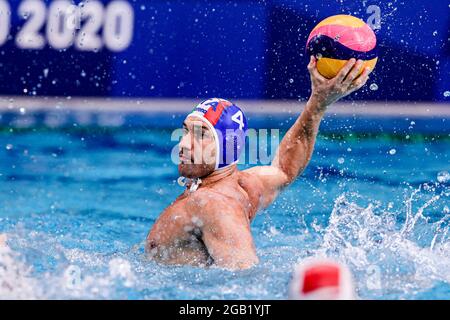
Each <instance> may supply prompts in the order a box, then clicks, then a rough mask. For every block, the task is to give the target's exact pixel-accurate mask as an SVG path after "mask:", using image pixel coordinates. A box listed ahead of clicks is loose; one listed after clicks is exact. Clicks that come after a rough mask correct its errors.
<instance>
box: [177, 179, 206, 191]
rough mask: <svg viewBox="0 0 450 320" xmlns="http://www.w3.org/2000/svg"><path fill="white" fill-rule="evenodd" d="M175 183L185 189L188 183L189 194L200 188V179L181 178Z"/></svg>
mask: <svg viewBox="0 0 450 320" xmlns="http://www.w3.org/2000/svg"><path fill="white" fill-rule="evenodd" d="M177 182H178V185H179V186H180V187H185V186H186V185H187V184H188V183H190V187H189V192H194V191H197V189H198V187H200V185H201V183H202V179H200V178H194V179H190V178H186V177H183V176H181V177H179V178H178V180H177Z"/></svg>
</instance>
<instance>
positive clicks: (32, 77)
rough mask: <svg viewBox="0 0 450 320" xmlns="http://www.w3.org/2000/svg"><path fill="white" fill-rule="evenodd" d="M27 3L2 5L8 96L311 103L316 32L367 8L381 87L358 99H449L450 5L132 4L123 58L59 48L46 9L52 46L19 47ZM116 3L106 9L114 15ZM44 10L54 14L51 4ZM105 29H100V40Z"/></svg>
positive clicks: (421, 0) (1, 59) (415, 1)
mask: <svg viewBox="0 0 450 320" xmlns="http://www.w3.org/2000/svg"><path fill="white" fill-rule="evenodd" d="M25 1H37V2H40V1H42V0H23V1H19V0H14V1H12V0H10V1H7V0H0V5H1V3H2V2H3V7H4V8H5V5H4V4H5V3H7V4H8V5H9V7H10V16H9V17H10V21H11V22H10V26H9V27H8V30H7V33H8V36H7V38H6V40H5V41H3V43H2V41H0V44H1V46H0V70H1V73H0V81H1V85H0V94H3V95H12V94H14V95H17V94H20V95H63V96H66V95H70V96H75V95H81V96H120V97H170V98H177V97H186V98H204V97H211V96H221V97H224V98H230V99H236V98H252V99H253V98H258V99H280V98H289V99H306V98H307V97H308V94H309V79H308V75H307V71H306V68H305V66H306V64H307V61H308V58H307V57H306V56H305V54H304V53H305V50H304V47H305V42H306V39H307V36H308V34H309V32H310V30H311V29H312V28H313V27H314V25H315V24H316V23H318V22H319V21H320V20H322V19H324V18H325V17H327V16H330V15H334V14H352V15H355V16H357V17H359V18H361V19H363V20H367V19H368V18H369V16H370V15H371V14H370V12H367V9H368V7H369V6H371V5H377V6H379V8H380V13H381V28H380V29H378V30H376V34H377V37H378V43H379V52H380V54H379V58H380V59H379V62H378V65H377V68H376V70H375V72H374V73H373V76H372V77H371V79H370V83H375V84H376V85H377V87H378V89H377V90H370V89H369V88H368V87H367V88H365V90H363V91H361V92H358V94H357V95H353V96H352V99H367V100H417V101H419V100H421V101H450V92H449V91H450V76H449V75H450V5H449V2H448V1H445V0H438V1H429V0H428V1H425V0H408V1H407V0H405V1H390V2H387V1H348V0H342V1H332V0H330V1H309V0H304V1H283V0H272V1H249V0H248V1H219V0H209V1H205V0H186V1H158V0H152V1H144V0H136V1H131V0H128V3H129V4H131V6H132V8H133V11H134V19H133V25H132V27H133V30H132V40H131V43H130V44H129V46H127V47H126V48H124V49H123V50H121V51H112V50H110V49H108V47H107V46H105V45H104V46H102V48H99V50H97V51H95V52H86V51H80V50H78V49H76V48H74V46H68V47H67V48H64V49H55V48H53V47H52V46H51V45H50V44H49V42H50V41H49V39H47V38H48V36H47V35H46V30H47V27H46V26H47V24H48V23H49V22H48V21H49V16H50V14H49V13H48V11H46V18H45V21H44V22H42V23H41V24H40V25H37V27H35V29H36V32H37V33H38V34H41V35H42V37H43V38H44V40H45V45H44V46H43V47H42V48H39V49H24V48H20V46H18V45H17V41H16V40H17V37H18V33H19V32H20V30H23V29H24V26H25V24H26V23H27V22H29V20H30V15H29V16H28V20H26V21H25V20H24V19H22V18H21V17H19V14H18V9H19V6H20V5H23V3H24V2H25ZM116 1H117V0H116ZM122 1H124V0H122ZM42 2H43V1H42ZM89 2H95V1H93V0H91V1H89ZM111 2H112V1H102V2H101V3H103V5H104V7H105V8H106V6H107V5H108V4H109V3H111ZM43 3H45V5H46V7H47V8H48V7H49V4H50V3H51V1H45V2H43ZM31 15H32V14H31ZM5 17H6V16H5V14H3V15H2V14H1V12H0V28H6V27H5V26H6V25H7V24H5V23H1V19H6V18H5ZM119 20H120V19H119ZM119 20H117V21H118V22H117V25H118V28H122V29H123V28H124V26H123V23H124V22H123V21H122V20H120V21H119ZM85 23H86V20H82V21H81V27H82V26H83V25H84V24H85ZM121 24H122V25H121ZM103 29H104V28H103V27H102V26H100V27H99V28H98V30H96V31H95V33H96V34H97V35H98V36H99V37H100V38H101V37H102V34H103V33H104V30H103ZM4 31H5V30H3V33H5V32H4ZM47 32H48V31H47ZM76 32H79V30H77V31H76ZM0 33H2V30H0ZM372 87H374V86H372Z"/></svg>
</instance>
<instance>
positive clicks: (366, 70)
mask: <svg viewBox="0 0 450 320" xmlns="http://www.w3.org/2000/svg"><path fill="white" fill-rule="evenodd" d="M370 71H371V70H370V68H369V67H366V68H364V71H363V73H362V74H361V75H360V76H359V77H358V78H356V80H354V81H353V82H352V84H351V85H350V88H351V90H352V92H353V91H356V90H358V89H360V88H361V87H362V86H364V85H365V84H366V82H367V80H368V79H369V74H370Z"/></svg>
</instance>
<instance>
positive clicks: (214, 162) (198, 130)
mask: <svg viewBox="0 0 450 320" xmlns="http://www.w3.org/2000/svg"><path fill="white" fill-rule="evenodd" d="M362 65H363V62H362V61H359V60H358V61H355V60H354V59H351V60H349V61H348V62H347V63H346V65H345V66H344V67H343V68H342V69H341V71H340V72H339V73H338V74H337V76H336V77H334V78H332V79H326V78H324V77H323V76H321V75H320V74H319V72H318V71H317V67H316V60H315V58H313V57H311V60H310V63H309V65H308V70H309V73H310V77H311V87H312V92H311V97H310V99H309V100H308V102H307V104H306V107H305V109H304V110H303V112H302V113H301V115H300V116H299V117H298V119H297V120H296V121H295V123H294V124H293V126H292V127H291V128H290V129H289V131H288V132H287V133H286V135H285V136H284V138H283V139H282V141H281V143H280V145H279V148H278V150H277V153H276V156H275V158H274V160H273V161H272V163H271V165H270V166H256V167H253V168H250V169H247V170H244V171H240V170H238V169H237V167H236V162H237V159H238V158H239V154H240V152H241V151H242V149H243V148H244V147H243V137H244V135H245V131H246V129H247V121H246V118H245V115H244V113H243V111H242V110H241V109H239V108H238V107H237V106H236V105H234V104H232V103H231V102H228V101H226V100H222V99H210V100H207V101H205V102H203V103H201V104H199V105H198V106H197V107H195V108H194V110H193V111H192V112H191V113H190V114H189V115H188V116H187V117H186V119H185V121H184V123H183V128H184V135H183V137H182V139H181V141H180V144H179V149H180V151H179V157H180V164H179V166H178V171H179V173H180V175H181V176H182V177H184V178H183V179H182V180H185V186H186V189H185V190H184V192H183V193H182V194H181V195H180V196H178V198H177V199H176V200H175V201H174V202H173V203H172V204H171V205H170V206H169V207H168V208H166V209H165V210H164V212H163V213H162V214H161V215H160V216H159V218H158V219H157V221H156V222H155V224H154V225H153V227H152V229H151V230H150V233H149V234H148V236H147V242H146V252H147V253H148V254H149V256H150V257H152V258H153V259H155V260H157V261H159V262H162V263H167V264H190V265H197V266H207V265H211V264H214V265H216V266H219V267H224V268H229V269H244V268H249V267H252V266H253V265H255V264H256V263H258V256H257V254H256V250H255V244H254V242H253V238H252V234H251V231H250V223H251V222H252V220H253V219H254V217H255V215H256V213H257V211H258V210H260V209H262V208H265V207H267V206H268V205H269V204H270V203H271V202H272V201H273V200H274V199H275V197H276V196H277V194H278V193H279V192H280V190H282V189H283V188H284V187H286V186H288V185H289V184H290V183H292V182H293V181H294V180H295V179H296V177H297V176H298V175H299V174H300V173H301V172H302V171H303V170H304V169H305V167H306V166H307V164H308V162H309V160H310V158H311V155H312V152H313V148H314V144H315V140H316V136H317V133H318V130H319V124H320V122H321V119H322V117H323V115H324V113H325V111H326V109H327V107H328V106H329V105H330V104H332V103H334V102H335V101H337V100H338V99H340V98H342V97H344V96H346V95H348V94H350V93H351V92H353V91H355V90H358V89H359V88H361V87H362V86H363V85H364V84H365V83H366V81H367V79H368V75H369V73H370V70H369V69H365V70H364V72H363V73H362V74H361V75H360V76H358V74H360V71H361V68H362Z"/></svg>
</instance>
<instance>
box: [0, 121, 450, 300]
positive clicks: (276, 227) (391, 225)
mask: <svg viewBox="0 0 450 320" xmlns="http://www.w3.org/2000/svg"><path fill="white" fill-rule="evenodd" d="M376 121H379V120H376ZM376 121H375V120H374V122H373V126H372V127H375V128H376ZM369 123H370V121H369ZM172 130H173V128H167V129H162V128H160V129H151V128H148V127H140V126H134V127H119V128H114V129H111V128H102V127H89V128H81V127H70V128H58V129H50V128H42V127H41V128H27V129H22V130H19V129H12V128H8V127H5V128H3V129H2V131H1V132H0V159H1V161H0V232H2V233H6V234H7V236H8V244H9V246H10V248H11V250H7V249H2V250H0V265H2V266H3V269H1V268H0V269H1V270H2V271H0V280H1V281H0V283H1V282H2V281H3V282H4V283H6V284H7V285H3V286H1V287H0V298H51V299H59V298H94V299H97V298H98V299H104V298H105V299H285V298H287V285H288V282H289V279H290V275H291V271H292V268H293V266H294V265H295V263H297V262H298V261H300V260H302V259H304V258H306V257H310V256H328V257H333V258H335V259H338V260H340V261H342V262H344V263H346V264H348V266H349V267H350V269H351V270H352V272H353V274H354V277H355V279H356V286H357V291H358V295H359V296H360V297H361V298H364V299H449V298H450V239H449V238H450V234H449V232H448V231H449V220H450V219H449V217H450V209H449V207H450V202H449V198H450V177H449V171H450V162H449V158H450V157H449V154H450V151H449V150H450V138H449V134H448V132H445V131H444V133H443V134H441V135H437V134H435V133H433V134H429V133H423V132H418V131H417V130H414V128H413V127H411V128H409V130H406V131H403V132H397V133H392V132H391V133H386V132H378V134H377V132H376V131H377V130H372V131H374V132H375V134H371V135H363V134H361V133H352V131H351V130H347V131H344V134H342V132H341V133H340V134H339V135H337V134H333V133H331V132H323V134H322V135H321V136H320V137H319V138H318V141H317V145H316V149H315V152H314V155H313V158H312V161H311V163H310V165H309V167H308V168H307V169H306V170H305V172H304V174H303V175H302V176H301V177H300V178H298V179H297V180H296V181H295V183H294V184H293V185H291V186H290V187H288V188H287V189H286V190H285V191H284V192H283V193H282V194H281V195H280V196H279V197H278V199H277V200H276V202H275V203H274V204H273V205H272V206H270V207H269V208H268V209H267V210H265V211H263V212H261V213H260V214H259V215H258V216H257V217H256V219H255V221H254V223H253V225H252V233H253V235H254V238H255V243H256V247H257V252H258V255H259V257H260V260H261V262H260V264H259V265H258V266H256V267H254V268H252V269H250V270H245V271H236V272H234V271H227V270H221V269H218V268H214V267H213V268H209V269H202V268H196V267H186V266H161V265H158V264H156V263H155V262H152V261H149V260H147V258H146V257H145V255H144V249H143V248H144V247H143V240H144V239H145V237H146V235H147V232H148V231H149V229H150V228H151V226H152V225H153V223H154V222H155V220H156V219H157V217H158V215H159V214H160V213H161V211H162V210H163V209H164V208H165V207H166V206H168V205H169V204H170V203H171V201H173V200H174V198H175V197H176V196H177V195H178V194H180V193H181V192H182V189H181V187H179V186H178V184H177V183H176V179H177V177H178V175H177V167H176V165H174V164H173V163H172V161H171V158H170V153H171V151H172V148H173V147H174V146H175V143H176V142H174V141H171V132H172ZM240 167H241V168H245V167H246V165H241V166H240Z"/></svg>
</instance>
